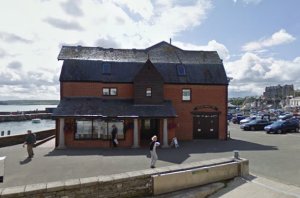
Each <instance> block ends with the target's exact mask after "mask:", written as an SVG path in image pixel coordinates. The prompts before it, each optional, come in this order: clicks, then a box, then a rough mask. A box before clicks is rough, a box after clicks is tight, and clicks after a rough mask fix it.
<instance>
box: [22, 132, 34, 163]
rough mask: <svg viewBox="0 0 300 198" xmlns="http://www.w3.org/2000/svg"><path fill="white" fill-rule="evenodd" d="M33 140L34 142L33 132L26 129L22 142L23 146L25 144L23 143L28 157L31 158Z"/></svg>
mask: <svg viewBox="0 0 300 198" xmlns="http://www.w3.org/2000/svg"><path fill="white" fill-rule="evenodd" d="M35 142H36V137H35V134H33V133H32V132H31V130H27V136H26V139H25V142H24V144H23V147H24V146H25V144H26V145H27V152H28V158H32V157H33V155H34V153H33V146H34V143H35Z"/></svg>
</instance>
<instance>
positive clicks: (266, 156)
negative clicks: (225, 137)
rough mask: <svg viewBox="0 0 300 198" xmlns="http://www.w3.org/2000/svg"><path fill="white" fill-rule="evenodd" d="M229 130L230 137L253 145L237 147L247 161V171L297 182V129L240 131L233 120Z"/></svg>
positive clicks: (299, 152) (299, 158) (299, 138)
mask: <svg viewBox="0 0 300 198" xmlns="http://www.w3.org/2000/svg"><path fill="white" fill-rule="evenodd" d="M230 131H231V136H232V138H233V139H235V140H239V141H243V142H244V143H245V144H250V145H252V146H251V147H252V149H251V148H250V147H249V149H245V147H244V148H242V149H240V150H241V152H240V154H241V156H242V157H244V158H247V159H249V161H250V172H252V173H254V174H256V175H262V176H264V177H267V178H270V179H273V180H276V181H279V182H283V183H286V184H291V185H295V186H298V187H299V186H300V133H287V134H266V133H265V132H264V131H243V130H242V129H240V128H239V125H236V124H230Z"/></svg>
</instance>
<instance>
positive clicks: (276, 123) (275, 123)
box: [272, 121, 284, 126]
mask: <svg viewBox="0 0 300 198" xmlns="http://www.w3.org/2000/svg"><path fill="white" fill-rule="evenodd" d="M282 123H284V121H276V122H274V123H273V124H272V126H280V125H281V124H282Z"/></svg>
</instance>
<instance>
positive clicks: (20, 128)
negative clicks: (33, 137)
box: [0, 105, 57, 138]
mask: <svg viewBox="0 0 300 198" xmlns="http://www.w3.org/2000/svg"><path fill="white" fill-rule="evenodd" d="M55 107H57V105H0V112H16V111H34V110H39V111H43V110H45V109H46V108H55ZM54 128H55V121H54V120H51V119H45V120H43V119H42V120H41V122H40V123H32V121H31V120H27V121H15V122H0V138H1V137H3V136H1V132H2V131H4V136H7V131H10V135H19V134H25V133H27V130H31V131H32V132H38V131H44V130H48V129H54Z"/></svg>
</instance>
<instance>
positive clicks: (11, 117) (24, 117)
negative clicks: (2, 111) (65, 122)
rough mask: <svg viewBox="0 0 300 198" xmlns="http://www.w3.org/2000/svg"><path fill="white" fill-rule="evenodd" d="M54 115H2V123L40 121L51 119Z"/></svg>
mask: <svg viewBox="0 0 300 198" xmlns="http://www.w3.org/2000/svg"><path fill="white" fill-rule="evenodd" d="M51 115H52V113H46V112H45V113H40V112H39V113H30V114H25V113H24V114H21V113H20V114H8V115H0V122H11V121H25V120H32V119H35V118H40V119H51V118H52V117H51Z"/></svg>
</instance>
